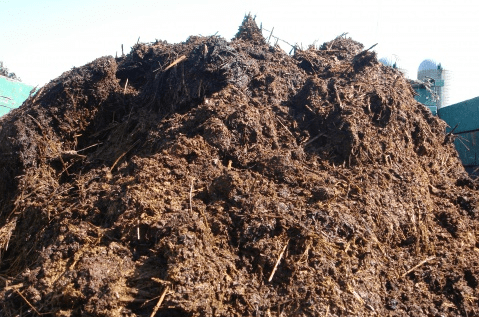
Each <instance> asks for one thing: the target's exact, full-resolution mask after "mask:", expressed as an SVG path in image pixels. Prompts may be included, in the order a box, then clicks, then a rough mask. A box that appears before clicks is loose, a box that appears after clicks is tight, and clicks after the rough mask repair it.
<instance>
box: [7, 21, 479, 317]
mask: <svg viewBox="0 0 479 317" xmlns="http://www.w3.org/2000/svg"><path fill="white" fill-rule="evenodd" d="M413 94H414V91H413V90H412V88H411V86H410V84H409V83H408V82H407V81H406V79H405V78H404V77H403V76H402V74H401V73H399V72H398V71H396V70H395V69H393V68H390V67H386V66H384V65H382V64H380V63H379V62H378V61H377V58H376V54H375V53H374V52H373V51H371V50H365V49H364V47H363V45H361V44H360V43H357V42H355V41H353V40H351V39H349V38H344V37H338V38H336V39H334V40H332V41H330V42H328V43H324V44H323V45H322V46H321V47H319V48H315V47H310V48H309V49H307V50H304V51H302V50H299V49H297V50H296V52H295V54H294V55H293V56H290V55H288V54H286V53H285V52H284V51H282V50H281V49H280V48H279V47H272V46H270V45H269V44H268V43H266V41H265V39H264V38H263V37H262V35H261V31H260V30H259V29H258V27H257V25H256V24H255V22H254V21H253V19H252V18H251V17H249V16H247V17H245V19H244V21H243V24H242V25H241V27H240V29H239V32H238V34H237V35H236V36H235V38H234V39H233V40H232V41H230V42H228V41H226V40H225V39H223V38H220V37H217V36H210V37H198V36H192V37H190V38H189V39H188V40H187V41H186V42H184V43H180V44H169V43H166V42H161V41H158V42H156V43H153V44H138V45H136V46H134V47H133V48H132V51H131V53H130V54H128V55H127V56H124V57H121V58H116V59H115V58H112V57H102V58H99V59H97V60H95V61H93V62H92V63H90V64H87V65H85V66H83V67H81V68H75V69H73V70H71V71H69V72H66V73H64V74H63V75H62V76H60V77H59V78H57V79H56V80H53V81H52V82H50V83H49V84H48V85H46V86H45V87H44V88H43V89H41V91H39V92H38V93H37V94H36V95H34V96H32V97H31V98H29V99H28V100H27V101H26V102H25V103H24V105H23V106H22V107H21V108H19V109H17V110H14V111H12V112H11V113H10V114H9V115H7V116H5V117H3V118H2V119H1V120H0V153H1V156H0V226H1V227H0V228H1V229H0V231H1V235H0V250H1V266H0V315H2V316H36V315H37V314H44V315H46V316H80V315H81V316H268V317H269V316H452V315H454V316H477V315H478V314H479V309H478V308H477V307H479V288H478V285H479V257H478V255H479V253H478V252H479V242H478V241H479V231H478V229H479V220H478V216H479V214H478V210H479V206H478V197H479V196H478V193H479V186H478V184H477V183H476V182H475V181H473V180H471V179H470V178H469V176H468V175H467V173H466V172H465V171H464V168H463V167H462V165H461V163H460V161H459V158H458V155H457V153H456V151H455V149H454V145H453V143H452V138H451V135H446V134H445V132H444V131H445V123H444V122H443V121H441V120H440V119H438V118H436V117H434V116H432V115H431V113H430V112H429V111H428V110H427V109H426V108H425V107H424V106H422V105H421V104H419V103H418V102H416V101H415V100H414V98H413Z"/></svg>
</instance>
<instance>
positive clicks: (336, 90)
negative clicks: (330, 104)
mask: <svg viewBox="0 0 479 317" xmlns="http://www.w3.org/2000/svg"><path fill="white" fill-rule="evenodd" d="M334 92H335V93H336V99H338V102H339V108H343V104H342V103H341V98H339V93H338V88H336V85H334Z"/></svg>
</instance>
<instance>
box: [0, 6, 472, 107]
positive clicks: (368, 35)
mask: <svg viewBox="0 0 479 317" xmlns="http://www.w3.org/2000/svg"><path fill="white" fill-rule="evenodd" d="M475 3H476V1H472V0H470V1H466V0H457V1H441V0H436V1H421V0H415V1H412V0H403V1H380V0H363V1H306V0H295V1H291V0H288V1H284V0H276V1H261V0H256V1H252V0H243V1H226V0H223V1H219V0H210V1H187V0H177V1H147V0H144V1H142V0H128V1H126V0H116V1H113V0H105V1H100V0H96V1H93V0H82V1H73V0H62V1H60V0H35V1H33V0H13V1H10V0H0V14H1V18H0V26H1V27H0V60H3V61H4V63H5V66H7V67H8V68H9V69H10V70H11V71H14V72H15V73H16V74H17V75H18V76H19V77H21V78H22V80H23V81H24V82H25V83H28V84H32V85H43V84H45V83H48V82H49V81H50V80H51V79H54V78H56V77H58V76H59V75H61V74H62V73H63V72H64V71H67V70H69V69H71V68H72V67H74V66H76V67H78V66H82V65H84V64H86V63H88V62H90V61H92V60H94V59H95V58H97V57H100V56H104V55H113V56H114V55H115V53H116V52H118V54H120V53H121V44H123V45H124V47H125V53H126V52H129V50H130V47H131V46H132V45H133V44H135V43H136V41H137V39H138V37H140V41H141V42H152V41H155V39H161V40H167V41H168V42H170V43H176V42H182V41H184V40H186V39H187V37H188V36H189V35H198V34H201V35H212V34H214V33H216V32H218V34H219V35H221V36H223V37H225V38H227V39H231V38H232V37H233V36H234V34H235V33H236V31H237V30H238V26H239V25H240V24H241V21H242V19H243V16H244V14H245V13H248V12H251V13H252V14H253V15H256V16H257V17H256V21H257V22H258V24H260V23H261V22H262V23H263V26H264V27H265V28H268V29H271V28H272V27H274V35H277V36H279V37H280V38H282V39H285V40H286V41H288V42H290V43H302V44H303V46H304V47H307V46H308V45H309V44H312V43H313V42H315V41H316V43H317V44H321V43H323V42H325V41H329V40H331V39H333V38H334V37H335V36H337V35H339V34H341V33H343V32H349V36H351V37H352V38H353V39H355V40H357V41H359V42H362V43H363V44H364V45H365V46H366V47H369V46H371V45H373V44H375V43H378V45H377V46H376V48H375V50H376V52H377V53H378V55H379V57H382V56H392V55H395V56H397V58H398V64H399V65H400V66H401V67H402V68H405V69H406V70H407V75H408V77H410V78H416V76H417V68H418V66H419V64H420V63H421V61H422V60H424V59H426V58H432V59H435V60H437V61H439V62H441V63H442V65H443V67H444V68H445V69H448V70H449V71H451V73H452V81H451V85H450V97H449V101H450V103H455V102H459V101H462V100H465V99H470V98H473V97H476V96H479V80H478V79H477V75H476V74H479V60H478V58H477V52H478V51H479V36H478V35H479V34H478V32H479V18H478V16H479V4H475ZM284 49H285V50H287V51H289V49H288V47H286V46H284Z"/></svg>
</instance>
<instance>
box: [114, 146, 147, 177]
mask: <svg viewBox="0 0 479 317" xmlns="http://www.w3.org/2000/svg"><path fill="white" fill-rule="evenodd" d="M138 143H140V140H137V141H136V142H135V143H133V145H132V146H130V148H129V149H128V150H127V151H126V152H125V153H123V154H122V155H120V156H119V157H118V158H117V159H116V161H115V163H113V165H112V166H111V168H110V172H111V171H113V169H114V168H115V166H116V164H118V162H119V161H120V160H121V158H122V157H123V156H125V155H126V153H128V152H130V151H131V149H133V148H134V147H135V146H136V145H137V144H138Z"/></svg>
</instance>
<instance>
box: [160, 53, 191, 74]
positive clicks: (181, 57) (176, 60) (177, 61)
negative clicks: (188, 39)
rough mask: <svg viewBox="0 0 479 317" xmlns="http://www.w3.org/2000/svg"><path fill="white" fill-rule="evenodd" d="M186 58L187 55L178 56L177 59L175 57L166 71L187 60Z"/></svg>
mask: <svg viewBox="0 0 479 317" xmlns="http://www.w3.org/2000/svg"><path fill="white" fill-rule="evenodd" d="M185 59H186V56H185V55H181V56H180V57H178V58H177V59H175V60H174V61H173V63H171V64H170V65H168V67H166V68H165V70H164V71H165V72H166V71H167V70H168V69H170V68H171V67H173V66H175V65H176V64H178V63H180V62H182V61H183V60H185Z"/></svg>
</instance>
